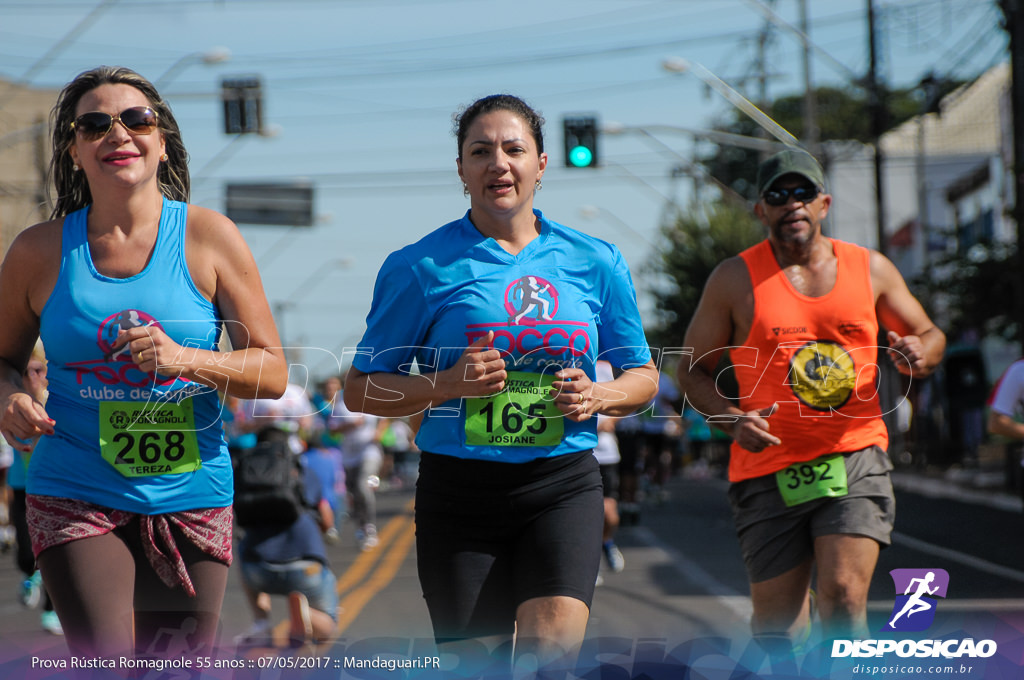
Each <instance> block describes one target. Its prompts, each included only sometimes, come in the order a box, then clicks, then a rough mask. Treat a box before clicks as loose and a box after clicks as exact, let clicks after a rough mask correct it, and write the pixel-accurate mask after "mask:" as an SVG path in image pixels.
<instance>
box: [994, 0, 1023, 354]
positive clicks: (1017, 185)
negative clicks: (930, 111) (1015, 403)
mask: <svg viewBox="0 0 1024 680" xmlns="http://www.w3.org/2000/svg"><path fill="white" fill-rule="evenodd" d="M1021 4H1022V3H1021V0H1000V3H999V5H1000V9H1002V10H1003V14H1004V15H1005V17H1006V20H1005V26H1006V30H1007V32H1008V33H1009V34H1010V72H1011V76H1010V102H1011V107H1010V108H1011V115H1012V120H1013V179H1014V182H1013V219H1014V221H1015V222H1016V223H1017V262H1018V266H1017V270H1018V277H1024V8H1022V6H1021ZM1016 293H1017V305H1016V308H1015V311H1016V319H1017V339H1018V341H1019V342H1020V343H1021V345H1022V346H1024V278H1018V279H1017V282H1016Z"/></svg>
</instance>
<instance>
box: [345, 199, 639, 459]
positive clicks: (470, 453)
mask: <svg viewBox="0 0 1024 680" xmlns="http://www.w3.org/2000/svg"><path fill="white" fill-rule="evenodd" d="M534 213H535V214H536V215H537V217H538V219H539V220H540V225H541V229H540V234H539V235H538V236H537V238H536V239H534V240H533V241H531V242H530V243H529V244H528V245H527V246H526V247H525V248H524V249H523V250H522V251H521V252H520V253H518V254H517V255H512V254H510V253H508V252H507V251H506V250H504V249H503V248H502V247H501V246H500V245H499V244H498V243H497V242H496V241H495V240H494V239H491V238H488V237H486V236H483V235H482V234H481V233H480V232H479V231H478V230H477V229H476V227H475V226H474V225H473V223H472V222H471V221H470V219H469V213H468V212H467V213H466V215H465V216H464V217H463V218H462V219H460V220H456V221H454V222H451V223H449V224H446V225H445V226H443V227H441V228H440V229H438V230H436V231H434V232H432V233H431V234H428V235H427V236H426V237H424V238H423V239H421V240H420V241H418V242H417V243H414V244H412V245H409V246H406V247H405V248H402V249H401V250H398V251H396V252H394V253H392V254H391V255H390V256H389V257H388V258H387V260H386V261H385V262H384V265H383V266H382V267H381V270H380V272H379V274H378V276H377V283H376V287H375V289H374V296H373V305H372V307H371V309H370V313H369V315H368V317H367V321H366V326H367V331H366V334H365V335H364V336H363V339H362V341H361V342H360V345H359V350H358V353H357V355H356V357H355V358H354V360H353V365H354V366H355V367H356V368H357V369H359V370H360V371H363V372H364V373H375V372H388V373H403V374H410V375H411V374H414V366H415V368H416V370H418V372H419V373H421V374H423V377H422V378H421V379H424V380H426V379H429V378H428V377H427V376H429V374H432V373H434V372H436V371H441V370H444V369H447V368H450V367H451V366H453V365H454V364H455V363H456V362H457V361H458V360H459V357H460V356H461V355H462V353H463V352H464V351H465V348H466V347H467V346H469V345H470V344H472V343H473V342H475V341H476V340H478V339H479V338H481V337H484V336H486V335H487V333H488V331H494V334H495V338H494V347H495V348H497V349H498V350H501V351H502V353H503V355H504V357H505V363H506V368H507V370H508V371H509V372H510V376H509V380H508V381H507V382H508V386H507V388H506V391H505V394H506V397H505V400H502V399H500V398H498V399H457V400H452V401H449V402H446V403H444V404H443V405H441V406H438V407H435V408H432V409H430V410H429V411H428V412H427V413H426V416H425V418H424V420H423V423H422V425H421V427H420V429H419V432H418V434H417V436H416V444H417V446H419V448H420V449H422V450H424V451H429V452H431V453H440V454H447V455H451V456H458V457H462V458H473V459H481V460H497V461H504V462H511V463H516V462H525V461H529V460H533V459H536V458H543V457H549V456H558V455H563V454H567V453H574V452H578V451H585V450H588V449H592V448H593V447H594V446H595V445H596V443H597V432H596V423H597V421H596V419H593V418H591V419H588V420H587V421H585V422H582V423H575V422H572V421H570V420H567V419H565V418H563V417H561V415H560V414H559V415H557V417H553V416H552V411H551V410H550V408H549V409H548V410H547V411H545V410H544V400H541V401H540V402H536V403H529V404H528V403H526V402H522V401H519V399H520V397H519V396H517V394H519V393H524V394H528V393H534V394H539V393H541V392H546V389H545V388H544V387H543V385H540V386H538V385H537V384H536V383H537V381H538V380H541V377H539V376H538V374H540V376H543V379H544V380H547V381H548V382H550V380H551V376H552V374H553V373H554V372H556V371H558V370H561V369H562V368H570V367H575V368H581V369H583V370H584V371H585V372H586V373H587V375H588V376H589V377H590V378H591V379H592V380H593V379H594V375H595V373H594V364H595V362H596V361H597V359H598V358H601V359H606V360H608V361H609V362H610V363H611V364H612V365H613V366H615V367H616V368H623V369H627V368H633V367H638V366H643V365H645V364H646V363H647V362H648V361H650V358H651V354H650V349H649V347H648V345H647V340H646V338H645V336H644V332H643V327H642V325H641V320H640V313H639V310H638V309H637V304H636V294H635V292H634V290H633V283H632V279H631V277H630V274H629V268H628V267H627V266H626V263H625V261H624V260H623V258H622V254H621V253H620V252H619V250H618V249H617V248H616V247H615V246H613V245H611V244H609V243H607V242H605V241H602V240H600V239H596V238H593V237H591V236H587V235H585V234H582V233H580V232H578V231H575V230H573V229H570V228H569V227H566V226H563V225H561V224H558V223H556V222H552V221H550V220H548V219H546V218H545V217H544V216H543V215H542V214H541V213H540V211H537V210H535V211H534ZM534 398H536V397H534ZM508 399H512V400H513V401H508ZM534 409H536V412H535V411H534ZM542 412H544V413H546V416H542V415H540V414H541V413H542ZM555 413H557V411H555ZM553 433H557V434H558V439H557V440H552V438H551V436H552V434H553Z"/></svg>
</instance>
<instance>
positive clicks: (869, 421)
mask: <svg viewBox="0 0 1024 680" xmlns="http://www.w3.org/2000/svg"><path fill="white" fill-rule="evenodd" d="M829 241H830V242H831V244H832V247H833V250H834V252H835V254H836V257H837V258H838V263H837V266H838V271H837V275H836V282H835V285H834V286H833V287H832V290H831V291H829V292H828V293H826V294H825V295H823V296H821V297H808V296H806V295H803V294H802V293H800V292H799V291H797V290H796V288H794V287H793V284H792V283H790V281H789V279H788V278H787V277H786V274H785V273H784V272H783V271H782V269H781V268H780V267H779V265H778V263H777V262H776V260H775V255H774V253H773V252H772V248H771V245H770V243H769V242H768V241H767V240H766V241H762V242H761V243H759V244H758V245H756V246H753V247H752V248H749V249H747V250H745V251H744V252H742V253H741V254H740V257H742V258H743V260H744V262H746V265H747V270H748V271H749V272H750V280H751V284H752V285H753V290H754V318H753V320H752V322H751V325H750V334H749V335H748V336H747V339H746V341H745V342H744V343H743V345H742V347H738V348H732V349H730V357H731V359H732V363H733V366H734V370H735V372H736V380H737V382H738V383H739V394H740V408H742V409H743V410H744V411H751V410H755V409H758V410H760V409H765V408H768V407H770V406H771V405H772V404H774V403H778V405H779V406H778V409H777V410H776V411H775V413H774V414H773V415H772V416H771V417H770V418H769V419H768V422H769V423H770V425H771V432H772V433H773V434H774V435H775V436H777V437H778V438H779V439H781V440H782V444H780V445H778V446H771V447H768V448H767V449H765V450H764V451H762V452H761V453H751V452H750V451H747V450H746V449H742V448H740V447H739V446H737V445H736V444H735V443H733V445H732V452H731V456H730V460H729V480H730V481H733V482H737V481H740V480H743V479H749V478H751V477H760V476H762V475H767V474H772V473H775V472H777V471H779V470H781V469H783V468H785V467H787V466H789V465H792V464H793V463H798V462H803V461H808V460H812V459H814V458H817V457H819V456H822V455H825V454H828V453H839V452H847V451H857V450H859V449H863V448H866V447H868V446H872V445H877V446H880V447H882V448H883V449H884V448H886V447H887V446H888V433H887V432H886V429H885V424H884V423H883V422H882V417H881V409H880V407H879V404H878V389H877V378H878V365H877V363H876V362H877V360H878V349H877V344H878V319H877V318H876V316H875V300H874V294H873V291H872V288H871V270H870V265H869V262H868V258H869V252H868V251H867V250H866V249H865V248H861V247H860V246H856V245H853V244H850V243H845V242H843V241H836V240H834V239H829Z"/></svg>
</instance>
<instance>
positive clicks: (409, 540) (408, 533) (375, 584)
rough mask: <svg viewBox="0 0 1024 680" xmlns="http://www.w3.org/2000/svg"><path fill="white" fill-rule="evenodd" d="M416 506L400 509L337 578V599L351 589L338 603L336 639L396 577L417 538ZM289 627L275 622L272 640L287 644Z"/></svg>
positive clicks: (414, 503) (413, 503)
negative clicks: (374, 543) (375, 540)
mask: <svg viewBox="0 0 1024 680" xmlns="http://www.w3.org/2000/svg"><path fill="white" fill-rule="evenodd" d="M415 505H416V502H415V499H410V500H409V502H408V503H406V505H405V507H404V508H403V509H402V514H400V515H398V516H397V517H394V518H392V519H391V521H389V522H388V523H387V524H386V525H384V528H383V529H381V531H380V533H379V534H378V535H377V538H378V540H379V543H378V544H377V547H376V548H374V549H373V550H368V551H366V552H363V553H360V554H359V557H357V558H356V559H355V561H354V562H352V565H351V566H350V567H349V568H348V569H346V570H345V573H344V574H342V575H341V577H340V578H339V579H338V586H337V593H338V597H341V595H342V593H344V592H345V591H347V590H350V589H353V590H352V592H350V593H349V594H348V595H346V596H345V597H344V598H343V599H342V600H341V602H340V603H339V604H340V606H339V610H340V615H339V616H338V627H337V628H336V629H335V632H334V635H335V636H337V635H341V633H342V632H344V630H345V629H346V628H348V626H349V625H351V623H352V621H354V620H355V618H356V617H357V616H358V615H359V613H360V612H361V611H362V610H363V608H364V607H365V606H366V605H367V603H368V602H369V601H370V600H371V599H372V598H373V596H374V595H376V594H377V593H378V592H380V591H381V590H382V589H384V587H385V586H387V585H388V584H389V583H391V581H392V580H393V579H394V578H395V574H397V573H398V569H399V568H400V567H401V566H402V563H403V562H404V561H405V558H406V556H407V555H408V554H409V550H410V549H411V548H412V544H413V541H414V540H415V538H416V525H415V523H414V522H413V520H412V511H413V508H414V507H415ZM392 543H393V545H392ZM382 558H383V559H382ZM378 561H380V562H381V563H382V564H381V566H380V567H379V568H378V569H377V570H376V571H375V572H374V573H373V575H372V576H371V577H370V578H369V580H367V581H366V583H363V584H362V585H359V583H360V582H361V581H363V580H364V579H366V577H367V574H369V573H370V571H371V570H372V569H373V567H374V565H376V564H377V562H378ZM356 586H358V587H356ZM289 628H290V624H289V622H288V619H285V620H284V621H281V622H280V623H278V625H277V626H275V627H274V629H273V637H274V640H275V641H280V643H281V644H287V640H288V634H289Z"/></svg>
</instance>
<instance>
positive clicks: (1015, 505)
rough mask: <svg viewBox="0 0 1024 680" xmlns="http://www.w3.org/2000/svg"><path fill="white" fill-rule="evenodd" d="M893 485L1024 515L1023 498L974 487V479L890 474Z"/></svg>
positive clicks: (901, 489) (901, 473)
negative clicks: (1023, 511) (1023, 510)
mask: <svg viewBox="0 0 1024 680" xmlns="http://www.w3.org/2000/svg"><path fill="white" fill-rule="evenodd" d="M889 476H890V477H891V478H892V485H893V487H895V488H896V489H899V490H900V491H909V492H911V493H916V494H920V495H922V496H928V497H929V498H948V499H951V500H956V501H960V502H963V503H973V504H975V505H986V506H988V507H992V508H996V509H998V510H1005V511H1007V512H1017V513H1019V512H1021V511H1022V508H1024V502H1022V500H1021V498H1019V497H1018V496H1015V495H1013V494H1011V493H1008V492H1006V491H1003V490H1002V489H998V490H996V489H992V488H986V487H981V486H974V485H973V482H974V480H973V479H964V480H963V481H956V480H949V479H939V478H935V477H922V476H921V475H919V474H913V473H908V472H891V473H890V475H889Z"/></svg>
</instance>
